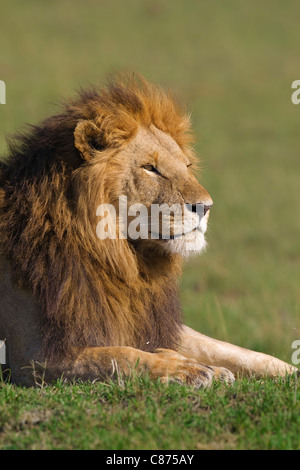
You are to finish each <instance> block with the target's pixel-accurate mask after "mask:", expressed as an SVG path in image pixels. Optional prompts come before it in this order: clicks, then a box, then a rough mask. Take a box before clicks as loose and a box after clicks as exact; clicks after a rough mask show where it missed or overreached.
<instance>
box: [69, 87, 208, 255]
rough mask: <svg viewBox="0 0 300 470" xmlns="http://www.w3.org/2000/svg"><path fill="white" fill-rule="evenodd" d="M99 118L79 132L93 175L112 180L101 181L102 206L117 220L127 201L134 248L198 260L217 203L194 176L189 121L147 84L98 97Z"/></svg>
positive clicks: (78, 144) (79, 145) (128, 233)
mask: <svg viewBox="0 0 300 470" xmlns="http://www.w3.org/2000/svg"><path fill="white" fill-rule="evenodd" d="M104 96H105V99H103V98H104ZM93 110H94V116H93V117H92V118H91V119H83V120H80V121H79V123H78V124H77V126H76V129H75V132H74V137H75V146H76V148H77V149H78V150H79V152H80V154H81V155H82V157H83V159H84V160H86V161H88V162H89V164H90V165H92V166H93V167H94V171H95V173H98V174H103V173H105V174H106V173H107V174H109V179H108V181H107V182H106V184H105V182H104V180H103V179H102V191H105V192H106V194H105V196H104V203H105V204H107V203H111V204H113V206H114V208H115V209H116V210H117V215H118V217H120V213H119V212H120V198H125V201H126V207H125V208H123V210H125V211H126V214H125V215H124V214H122V215H123V216H124V217H123V218H125V219H126V222H125V223H126V227H125V229H126V230H125V232H126V238H127V239H128V241H129V242H133V240H134V244H135V246H139V247H140V245H141V244H142V246H143V249H144V248H145V247H147V246H148V247H150V248H151V247H152V246H156V248H161V249H162V250H166V251H169V252H170V253H179V254H181V255H187V254H190V253H195V252H200V251H201V250H202V249H203V248H204V246H205V239H204V234H205V231H206V227H207V220H208V217H209V209H210V206H211V205H212V200H211V198H210V196H209V194H208V192H207V191H206V190H205V189H204V188H203V187H202V186H201V185H200V184H199V183H198V181H197V180H196V178H195V176H194V169H195V167H196V165H197V162H196V159H195V157H194V155H193V152H192V150H191V148H190V145H189V144H190V132H189V131H190V127H189V118H188V117H187V116H185V115H183V113H181V112H180V111H179V110H178V108H177V107H176V106H175V104H174V102H173V100H172V99H171V98H170V97H169V96H167V95H166V94H165V93H163V92H162V91H161V90H160V89H158V88H155V87H153V86H151V85H150V84H148V83H146V82H145V81H144V80H141V83H140V84H139V86H138V85H137V83H136V82H135V81H131V82H130V83H129V84H128V83H127V85H125V84H124V83H118V84H115V85H114V86H111V87H110V88H109V91H108V92H106V93H105V94H104V95H95V96H94V99H93ZM95 198H96V199H97V202H99V201H100V200H101V201H102V199H101V198H100V197H99V198H98V197H97V195H95ZM139 206H142V207H141V209H147V212H146V215H145V213H144V216H143V215H141V213H140V212H141V210H139ZM130 208H131V209H130ZM130 210H131V212H130ZM158 212H159V214H158ZM134 214H138V215H139V217H138V218H137V220H136V223H135V224H131V228H132V226H133V227H134V228H136V226H137V225H139V230H138V234H139V236H135V237H133V236H132V234H131V232H132V230H130V228H129V227H128V225H129V223H130V222H133V218H134V217H133V216H134ZM155 216H156V219H154V217H155ZM110 222H111V223H112V221H111V220H110ZM108 223H109V222H108ZM155 224H156V226H155ZM128 228H129V230H128ZM118 235H120V234H118ZM134 235H136V233H135V234H134ZM138 240H143V242H139V241H138Z"/></svg>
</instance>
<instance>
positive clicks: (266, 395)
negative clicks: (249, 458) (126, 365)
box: [0, 378, 300, 450]
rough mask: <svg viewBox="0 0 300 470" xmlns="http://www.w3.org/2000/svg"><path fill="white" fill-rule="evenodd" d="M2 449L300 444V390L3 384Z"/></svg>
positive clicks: (262, 385) (253, 384)
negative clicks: (22, 385) (39, 387)
mask: <svg viewBox="0 0 300 470" xmlns="http://www.w3.org/2000/svg"><path fill="white" fill-rule="evenodd" d="M0 416H1V426H0V448H1V449H23V450H28V449H31V450H34V449H74V448H75V449H84V450H93V449H105V450H107V449H108V450H109V449H114V450H126V449H127V450H144V449H152V450H170V449H176V450H187V449H195V450H202V449H279V448H280V449H300V441H299V426H300V391H299V389H298V384H297V383H296V382H295V380H294V378H290V379H288V380H287V381H285V380H283V379H278V380H275V381H270V380H265V381H264V380H260V381H257V380H245V379H244V380H239V381H237V382H236V383H235V384H234V385H232V386H227V385H224V384H220V383H214V385H213V386H212V387H211V388H209V389H205V390H201V391H195V390H194V389H192V388H189V387H181V386H179V385H175V384H170V385H169V386H166V385H165V384H161V383H159V382H151V381H149V380H148V379H147V378H145V379H142V378H135V379H132V380H127V381H125V382H124V383H123V385H122V386H120V385H116V384H101V383H95V384H90V383H83V384H75V385H66V384H63V383H62V382H58V383H57V384H55V385H54V386H50V387H44V388H41V389H22V388H16V387H14V386H12V385H4V386H2V388H1V393H0Z"/></svg>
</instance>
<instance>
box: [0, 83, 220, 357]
mask: <svg viewBox="0 0 300 470" xmlns="http://www.w3.org/2000/svg"><path fill="white" fill-rule="evenodd" d="M191 142H192V138H191V133H190V122H189V118H188V117H187V116H186V115H185V114H184V113H183V112H181V111H180V110H179V108H178V106H177V105H176V104H175V103H174V101H173V100H172V99H171V97H170V96H169V95H168V94H166V93H165V92H164V91H162V90H161V89H160V88H158V87H155V86H153V85H150V84H149V83H147V82H146V81H145V80H143V79H138V80H136V79H131V78H129V79H127V80H126V81H125V82H124V81H123V82H122V81H120V80H116V81H114V82H113V83H111V84H110V85H109V86H108V87H107V88H104V89H101V90H100V91H97V90H89V91H85V92H81V93H80V94H79V97H77V98H76V99H75V100H73V101H71V102H67V103H66V104H65V106H64V109H63V110H62V112H61V113H60V114H58V115H55V116H52V117H50V118H48V119H46V120H45V121H44V122H42V123H41V124H40V125H38V126H31V128H30V132H29V133H27V134H23V135H20V136H19V137H18V138H16V139H14V140H13V141H12V142H11V143H10V147H9V148H10V155H9V158H8V159H7V162H6V163H5V164H3V165H2V166H1V172H0V173H1V174H0V185H1V198H0V205H1V207H0V236H1V242H2V248H3V253H4V254H5V256H7V257H8V258H9V259H10V260H11V263H12V266H13V268H14V271H15V275H16V277H17V278H19V281H20V282H21V283H22V284H25V285H26V286H27V287H29V288H30V289H31V290H32V291H33V294H34V296H35V297H36V299H37V301H38V302H39V303H40V305H41V311H42V313H43V322H44V331H45V335H44V347H45V351H46V353H47V354H48V356H49V357H54V356H57V354H60V353H61V352H63V353H64V354H65V353H66V351H69V350H70V349H72V348H76V347H77V346H85V345H88V346H107V345H128V346H133V347H138V348H140V349H143V350H148V351H153V350H154V349H155V348H156V347H167V348H172V347H175V344H176V341H177V339H178V332H179V330H180V328H181V307H180V302H179V297H178V292H177V278H178V275H179V274H180V269H181V260H182V255H186V254H188V253H189V252H190V251H196V252H199V251H201V249H202V248H203V247H204V245H205V241H204V233H205V230H206V223H207V218H208V215H209V207H210V206H211V204H212V201H211V198H210V196H209V194H208V193H207V191H206V190H205V189H204V188H203V187H202V186H201V185H200V184H199V183H198V182H197V180H196V178H195V176H194V174H193V169H194V167H196V158H195V157H194V155H193V152H192V150H191ZM120 197H122V198H124V197H125V198H126V200H127V207H130V208H132V206H134V205H136V204H138V205H143V207H144V208H146V211H147V213H146V226H147V233H148V230H149V214H150V212H149V211H151V210H152V207H153V206H154V205H158V206H162V205H164V204H166V205H168V206H172V205H173V206H175V207H176V208H179V209H180V208H182V209H183V210H182V212H181V211H180V210H179V215H178V212H176V210H175V211H174V212H173V213H171V216H170V213H169V215H168V216H169V220H170V224H169V229H170V234H169V235H170V236H169V237H165V236H164V235H165V232H164V224H163V222H164V217H165V214H163V216H162V217H160V218H159V223H158V226H157V227H156V232H157V233H156V235H155V236H154V237H144V238H141V239H136V238H135V237H133V236H131V234H130V233H129V234H128V237H127V238H126V237H124V236H123V237H122V236H120V237H116V238H105V239H101V238H99V236H97V235H98V234H97V226H98V223H99V212H98V208H99V207H101V206H103V205H106V204H109V205H112V206H113V207H114V208H115V210H116V215H117V218H118V219H119V220H120V217H121V214H120V206H119V198H120ZM197 205H199V206H200V207H201V208H202V209H203V212H202V214H201V215H199V214H198V213H197V211H196V209H197ZM131 219H132V218H131V215H130V214H129V217H128V220H127V221H126V224H127V225H126V224H125V225H126V227H125V228H126V230H127V229H129V228H130V227H129V225H130V223H132V220H131ZM182 221H183V222H184V224H182V223H181V222H182ZM122 224H123V225H122V228H124V220H122ZM182 227H183V228H182ZM128 231H129V230H128ZM119 235H120V234H119ZM189 244H190V245H191V247H190V246H189V248H188V245H189ZM145 338H146V339H147V341H145Z"/></svg>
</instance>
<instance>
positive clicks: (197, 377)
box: [154, 349, 235, 388]
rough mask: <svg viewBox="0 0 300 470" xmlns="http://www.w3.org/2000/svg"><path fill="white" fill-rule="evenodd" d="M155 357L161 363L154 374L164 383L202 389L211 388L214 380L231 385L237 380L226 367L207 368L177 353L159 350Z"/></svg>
mask: <svg viewBox="0 0 300 470" xmlns="http://www.w3.org/2000/svg"><path fill="white" fill-rule="evenodd" d="M155 355H156V357H157V359H158V360H159V362H158V363H157V364H156V368H155V369H156V370H155V371H154V372H156V375H157V376H158V377H160V381H161V382H163V383H170V382H175V383H179V384H182V385H190V386H193V387H195V388H200V387H209V386H210V385H212V383H213V381H214V380H220V381H222V382H226V383H229V384H230V383H233V382H234V380H235V378H234V375H233V374H232V372H230V371H229V370H228V369H225V368H224V367H213V366H207V365H205V364H201V363H199V362H197V361H196V360H195V359H191V358H187V357H185V356H182V355H181V354H178V353H177V352H175V351H171V350H168V349H157V350H156V351H155Z"/></svg>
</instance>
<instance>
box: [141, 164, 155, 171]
mask: <svg viewBox="0 0 300 470" xmlns="http://www.w3.org/2000/svg"><path fill="white" fill-rule="evenodd" d="M143 168H144V170H147V171H156V168H155V166H153V165H144V166H143Z"/></svg>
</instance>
